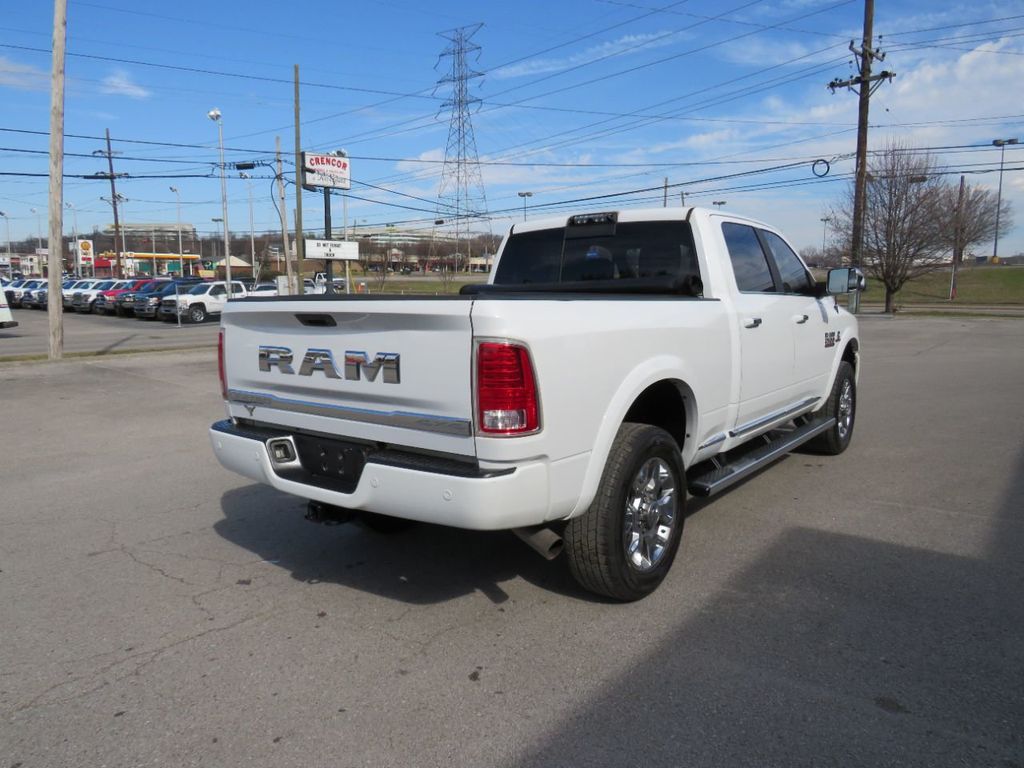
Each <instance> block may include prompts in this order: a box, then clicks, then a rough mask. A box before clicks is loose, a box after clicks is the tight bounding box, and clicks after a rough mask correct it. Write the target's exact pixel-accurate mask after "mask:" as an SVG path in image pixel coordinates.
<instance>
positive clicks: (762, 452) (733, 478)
mask: <svg viewBox="0 0 1024 768" xmlns="http://www.w3.org/2000/svg"><path fill="white" fill-rule="evenodd" d="M835 423H836V420H835V418H828V419H819V420H817V421H811V422H808V423H807V424H803V425H801V426H799V427H795V428H794V429H792V430H790V431H788V432H784V433H782V434H781V435H779V436H778V437H776V438H775V439H774V440H768V439H767V438H765V439H766V440H767V442H765V443H764V444H763V445H760V446H758V447H757V448H755V449H754V450H752V451H748V452H747V453H745V454H743V455H742V456H740V457H738V458H737V459H735V460H734V461H730V462H728V463H721V462H720V461H716V460H715V459H711V460H710V461H707V462H701V463H700V464H698V465H697V467H695V469H697V470H698V471H699V470H700V469H701V468H702V467H704V466H709V467H710V469H708V470H707V471H706V472H702V473H701V474H698V475H696V476H694V477H690V478H689V483H688V485H689V489H690V493H692V494H693V495H694V496H711V495H713V494H716V493H718V492H719V491H723V490H725V489H726V488H728V487H729V486H730V485H733V484H734V483H738V482H739V481H740V480H742V479H743V478H745V477H747V476H748V475H750V474H753V473H754V472H756V471H757V470H759V469H760V468H761V467H763V466H765V465H766V464H770V463H771V462H773V461H775V460H776V459H778V458H780V457H781V456H783V455H784V454H787V453H789V452H790V451H792V450H793V449H794V448H797V447H798V446H800V445H803V444H804V443H806V442H807V441H808V440H810V439H811V438H813V437H817V436H818V435H820V434H821V433H822V432H825V431H826V430H829V429H831V428H832V427H833V426H835Z"/></svg>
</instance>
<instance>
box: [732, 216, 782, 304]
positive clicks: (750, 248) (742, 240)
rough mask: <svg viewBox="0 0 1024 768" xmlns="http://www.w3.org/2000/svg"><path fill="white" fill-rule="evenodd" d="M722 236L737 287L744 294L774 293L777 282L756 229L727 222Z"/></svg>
mask: <svg viewBox="0 0 1024 768" xmlns="http://www.w3.org/2000/svg"><path fill="white" fill-rule="evenodd" d="M722 234H723V235H724V236H725V246H726V248H727V249H728V251H729V261H731V262H732V271H733V274H734V275H736V287H737V288H738V289H739V290H740V291H741V292H742V293H774V291H775V281H774V280H773V279H772V272H771V269H769V267H768V260H767V259H766V258H765V255H764V251H763V250H762V249H761V242H760V241H759V240H758V239H757V233H756V232H755V231H754V228H753V227H749V226H747V225H746V224H734V223H732V222H728V221H727V222H724V223H723V224H722Z"/></svg>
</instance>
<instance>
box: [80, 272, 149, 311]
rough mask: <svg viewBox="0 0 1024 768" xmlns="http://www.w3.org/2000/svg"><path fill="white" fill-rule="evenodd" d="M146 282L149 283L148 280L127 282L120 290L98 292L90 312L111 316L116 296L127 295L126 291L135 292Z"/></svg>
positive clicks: (112, 289) (111, 289)
mask: <svg viewBox="0 0 1024 768" xmlns="http://www.w3.org/2000/svg"><path fill="white" fill-rule="evenodd" d="M148 282H150V279H149V278H143V279H137V280H129V281H127V285H123V286H122V287H120V288H116V287H115V288H110V289H109V290H106V291H100V294H99V295H98V296H97V297H96V301H95V302H93V305H92V311H93V312H95V313H96V314H97V315H109V314H112V313H113V312H114V310H115V302H116V301H117V297H118V296H120V295H121V294H122V293H127V292H128V291H136V290H138V289H139V288H141V287H142V286H144V285H145V284H146V283H148Z"/></svg>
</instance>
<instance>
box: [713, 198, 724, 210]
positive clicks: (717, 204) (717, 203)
mask: <svg viewBox="0 0 1024 768" xmlns="http://www.w3.org/2000/svg"><path fill="white" fill-rule="evenodd" d="M726 202H727V201H726V200H712V201H711V204H712V205H713V206H715V207H716V208H721V207H722V206H723V205H725V204H726Z"/></svg>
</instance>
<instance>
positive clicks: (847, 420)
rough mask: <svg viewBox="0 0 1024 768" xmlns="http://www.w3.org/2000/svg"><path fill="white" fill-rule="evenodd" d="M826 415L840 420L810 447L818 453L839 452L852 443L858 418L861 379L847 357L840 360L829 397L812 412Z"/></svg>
mask: <svg viewBox="0 0 1024 768" xmlns="http://www.w3.org/2000/svg"><path fill="white" fill-rule="evenodd" d="M822 417H824V418H832V417H835V420H836V423H835V424H834V425H832V427H831V428H830V429H829V430H828V431H827V432H822V433H821V434H820V435H818V436H817V437H816V438H814V439H813V440H811V441H810V442H808V443H807V448H808V449H809V450H811V451H813V452H815V453H823V454H826V455H828V456H838V455H839V454H840V453H842V452H843V451H845V450H846V448H847V447H848V446H849V445H850V440H851V439H852V438H853V426H854V423H855V421H856V418H857V382H856V381H855V380H854V375H853V366H852V365H850V364H849V363H848V362H846V361H845V360H844V361H843V362H841V363H840V364H839V369H838V370H837V371H836V379H835V382H834V383H833V384H832V392H831V393H830V394H829V396H828V400H826V401H825V405H824V406H822V407H821V408H820V409H819V410H818V411H816V412H815V413H814V415H813V416H812V418H822Z"/></svg>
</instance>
